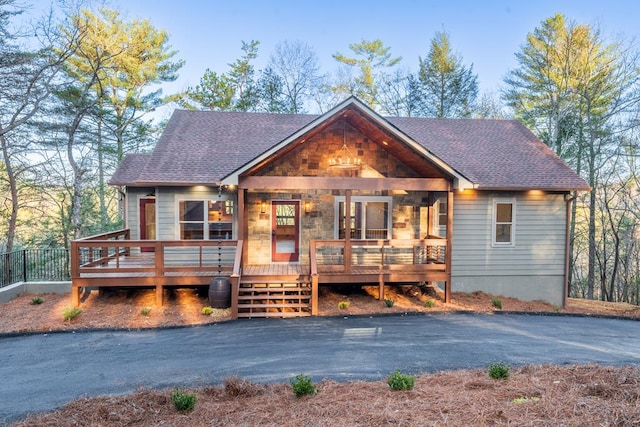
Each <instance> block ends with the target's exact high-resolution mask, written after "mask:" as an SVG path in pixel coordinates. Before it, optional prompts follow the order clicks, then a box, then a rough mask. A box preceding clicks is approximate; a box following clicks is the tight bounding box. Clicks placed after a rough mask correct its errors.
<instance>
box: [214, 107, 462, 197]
mask: <svg viewBox="0 0 640 427" xmlns="http://www.w3.org/2000/svg"><path fill="white" fill-rule="evenodd" d="M359 116H362V117H364V118H365V121H369V122H370V123H373V124H375V125H376V126H378V127H379V128H380V129H382V130H383V132H384V133H386V134H388V135H390V136H391V137H392V138H393V139H394V140H395V141H398V142H399V144H400V145H401V146H402V145H404V146H402V148H405V149H407V150H410V151H413V152H415V153H416V154H418V155H420V156H422V158H423V160H425V161H429V162H431V163H433V164H435V165H436V166H437V167H438V168H440V169H441V170H443V171H444V172H445V173H446V174H448V175H449V176H451V177H453V178H454V180H455V182H456V183H455V186H456V187H457V188H472V187H473V184H472V183H471V182H470V181H468V180H467V179H466V178H465V177H464V176H463V175H462V174H461V173H460V172H458V171H456V170H455V169H453V168H452V167H451V166H450V165H448V164H447V163H445V162H443V161H442V160H441V159H439V158H438V157H437V156H435V155H434V154H433V153H431V152H430V151H429V150H427V149H426V148H425V147H424V146H422V145H420V144H417V143H416V142H415V141H413V140H411V139H410V138H408V137H407V136H406V135H405V134H404V133H402V132H401V131H400V130H399V129H397V128H396V127H394V126H391V125H390V124H389V122H388V121H387V120H385V119H384V118H383V117H382V116H380V115H378V114H377V113H375V112H374V111H373V110H371V109H370V108H369V107H367V106H365V105H364V104H363V103H362V102H360V101H359V100H358V99H357V98H355V97H350V98H348V99H346V100H345V101H343V102H342V103H340V104H338V105H337V106H335V107H334V108H332V109H331V110H329V111H328V112H327V113H325V114H323V115H321V116H317V117H316V118H315V119H314V120H312V121H311V122H309V123H308V124H307V125H306V126H304V127H303V128H301V129H299V130H298V131H297V132H295V133H293V134H292V135H290V136H289V137H287V138H286V139H284V140H282V141H280V142H279V143H277V144H275V145H273V146H272V147H271V148H269V149H268V150H267V151H265V152H263V153H261V154H260V155H259V156H257V157H255V158H254V159H253V160H251V161H249V162H248V163H246V164H244V165H243V166H241V167H240V168H238V169H237V170H235V171H234V172H233V173H232V174H229V175H228V176H226V177H225V178H224V179H223V181H222V183H223V184H233V185H236V184H238V178H239V176H240V175H242V174H245V173H248V172H250V171H251V170H255V169H256V168H257V167H259V166H261V165H263V164H265V162H267V161H269V160H270V159H272V158H274V157H275V156H278V155H279V154H281V153H283V152H286V151H288V150H291V149H292V146H293V145H294V144H295V143H296V142H297V141H304V140H305V139H306V138H307V137H309V136H310V135H313V134H315V133H317V132H319V131H320V130H322V129H324V128H326V127H327V126H330V125H331V124H332V123H334V122H335V121H337V120H340V119H341V118H342V119H345V120H347V121H353V122H357V121H358V117H359ZM363 132H366V131H363ZM385 142H386V141H385ZM397 148H398V147H396V149H397ZM389 151H390V150H389Z"/></svg>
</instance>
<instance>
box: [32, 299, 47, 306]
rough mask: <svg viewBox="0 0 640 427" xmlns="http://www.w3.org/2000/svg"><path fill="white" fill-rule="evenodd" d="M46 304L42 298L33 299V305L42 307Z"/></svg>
mask: <svg viewBox="0 0 640 427" xmlns="http://www.w3.org/2000/svg"><path fill="white" fill-rule="evenodd" d="M43 302H44V300H43V299H42V298H40V297H35V298H32V299H31V305H40V304H42V303H43Z"/></svg>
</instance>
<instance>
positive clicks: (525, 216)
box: [452, 192, 565, 277]
mask: <svg viewBox="0 0 640 427" xmlns="http://www.w3.org/2000/svg"><path fill="white" fill-rule="evenodd" d="M495 198H499V199H509V198H511V199H514V200H515V203H516V211H515V242H516V244H515V246H514V247H493V246H491V237H492V236H491V233H492V215H493V200H494V199H495ZM453 215H454V228H453V252H452V263H453V265H452V274H453V275H454V276H455V277H461V276H527V275H535V276H540V275H542V276H545V275H563V274H564V249H565V202H564V199H563V196H562V195H548V194H529V193H512V194H500V193H481V192H473V193H471V192H469V193H456V194H455V199H454V211H453Z"/></svg>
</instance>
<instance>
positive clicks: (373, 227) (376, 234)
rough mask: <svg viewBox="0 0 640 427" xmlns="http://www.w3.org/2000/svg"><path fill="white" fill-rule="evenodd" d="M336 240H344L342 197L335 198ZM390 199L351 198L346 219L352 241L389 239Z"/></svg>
mask: <svg viewBox="0 0 640 427" xmlns="http://www.w3.org/2000/svg"><path fill="white" fill-rule="evenodd" d="M336 201H337V204H336V230H337V238H338V239H344V238H345V228H346V227H345V216H346V210H345V208H346V206H345V200H344V197H338V198H336ZM390 207H391V198H390V197H372V198H367V197H353V198H352V199H351V215H350V217H349V218H348V219H347V222H348V223H349V228H350V230H351V235H350V237H351V238H352V239H389V238H390V231H391V224H390V223H391V215H390V212H391V209H390Z"/></svg>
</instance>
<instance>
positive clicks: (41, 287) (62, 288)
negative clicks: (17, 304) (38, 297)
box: [0, 282, 71, 303]
mask: <svg viewBox="0 0 640 427" xmlns="http://www.w3.org/2000/svg"><path fill="white" fill-rule="evenodd" d="M68 293H71V282H18V283H14V284H13V285H9V286H5V287H4V288H0V303H5V302H9V301H11V300H12V299H14V298H15V297H17V296H19V295H22V294H68Z"/></svg>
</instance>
